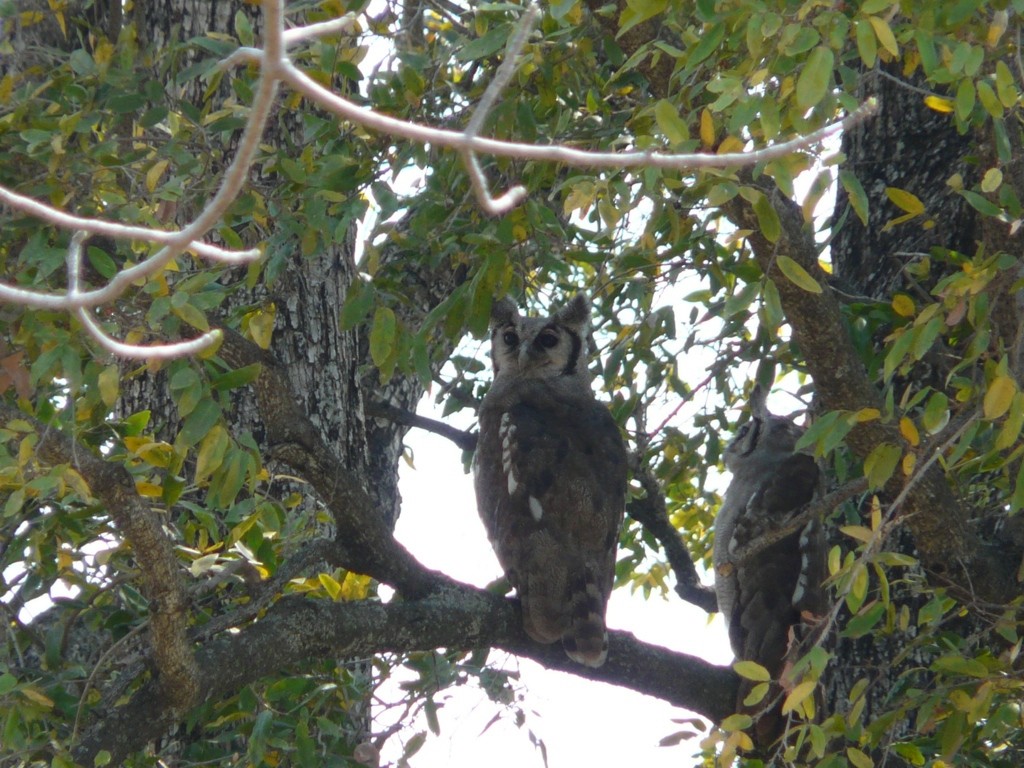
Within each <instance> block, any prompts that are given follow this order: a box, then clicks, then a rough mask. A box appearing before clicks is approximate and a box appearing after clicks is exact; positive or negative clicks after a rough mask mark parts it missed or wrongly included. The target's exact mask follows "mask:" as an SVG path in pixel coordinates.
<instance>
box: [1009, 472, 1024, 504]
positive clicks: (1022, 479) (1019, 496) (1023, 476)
mask: <svg viewBox="0 0 1024 768" xmlns="http://www.w3.org/2000/svg"><path fill="white" fill-rule="evenodd" d="M1022 509H1024V461H1022V462H1021V463H1020V469H1019V470H1018V471H1017V481H1016V484H1015V485H1014V488H1013V496H1011V497H1010V513H1011V514H1017V513H1018V512H1020V511H1021V510H1022Z"/></svg>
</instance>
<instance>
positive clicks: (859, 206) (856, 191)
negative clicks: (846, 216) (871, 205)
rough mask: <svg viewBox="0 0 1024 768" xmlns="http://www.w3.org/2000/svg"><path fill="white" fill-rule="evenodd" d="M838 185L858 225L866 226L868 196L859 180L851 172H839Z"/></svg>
mask: <svg viewBox="0 0 1024 768" xmlns="http://www.w3.org/2000/svg"><path fill="white" fill-rule="evenodd" d="M839 183H840V184H842V185H843V189H845V190H846V194H847V197H848V198H849V200H850V206H851V207H852V208H853V212H854V213H856V214H857V218H858V219H860V223H861V224H863V225H864V226H865V227H866V226H867V225H868V196H867V193H866V192H865V191H864V187H863V186H861V183H860V179H858V178H857V177H856V176H855V175H854V174H853V172H852V171H840V172H839Z"/></svg>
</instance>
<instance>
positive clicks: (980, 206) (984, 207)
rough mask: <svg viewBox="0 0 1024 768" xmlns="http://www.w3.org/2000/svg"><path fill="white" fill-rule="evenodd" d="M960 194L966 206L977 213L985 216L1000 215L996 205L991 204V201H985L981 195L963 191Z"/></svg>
mask: <svg viewBox="0 0 1024 768" xmlns="http://www.w3.org/2000/svg"><path fill="white" fill-rule="evenodd" d="M960 194H961V195H963V197H964V199H965V200H966V201H967V203H968V205H970V206H971V207H972V208H973V209H974V210H976V211H978V212H979V213H983V214H985V215H986V216H999V215H1000V214H1002V211H1001V210H1000V208H999V206H998V205H996V204H995V203H993V202H992V201H991V200H988V199H986V198H985V197H983V196H982V195H979V194H978V193H977V192H974V191H972V190H970V189H965V190H962V191H961V192H960Z"/></svg>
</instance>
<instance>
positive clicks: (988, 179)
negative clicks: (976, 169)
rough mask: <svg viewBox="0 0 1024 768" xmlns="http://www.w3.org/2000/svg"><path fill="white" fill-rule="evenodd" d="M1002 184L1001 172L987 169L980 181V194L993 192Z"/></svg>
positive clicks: (995, 169)
mask: <svg viewBox="0 0 1024 768" xmlns="http://www.w3.org/2000/svg"><path fill="white" fill-rule="evenodd" d="M1002 183H1003V172H1002V171H1001V170H999V169H998V168H989V169H988V170H987V171H985V177H984V178H983V179H982V180H981V191H982V192H995V191H996V190H997V189H999V185H1000V184H1002Z"/></svg>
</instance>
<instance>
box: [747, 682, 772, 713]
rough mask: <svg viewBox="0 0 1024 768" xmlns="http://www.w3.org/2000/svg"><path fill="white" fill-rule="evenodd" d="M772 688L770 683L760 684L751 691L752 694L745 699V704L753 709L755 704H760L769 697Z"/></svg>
mask: <svg viewBox="0 0 1024 768" xmlns="http://www.w3.org/2000/svg"><path fill="white" fill-rule="evenodd" d="M770 689H771V686H770V685H769V684H768V683H758V684H757V685H755V686H753V687H752V688H751V689H750V693H748V694H747V695H746V697H744V699H743V704H744V705H745V706H747V707H752V706H754V705H755V704H759V703H761V702H762V701H763V700H764V697H765V696H767V695H768V691H769V690H770Z"/></svg>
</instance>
